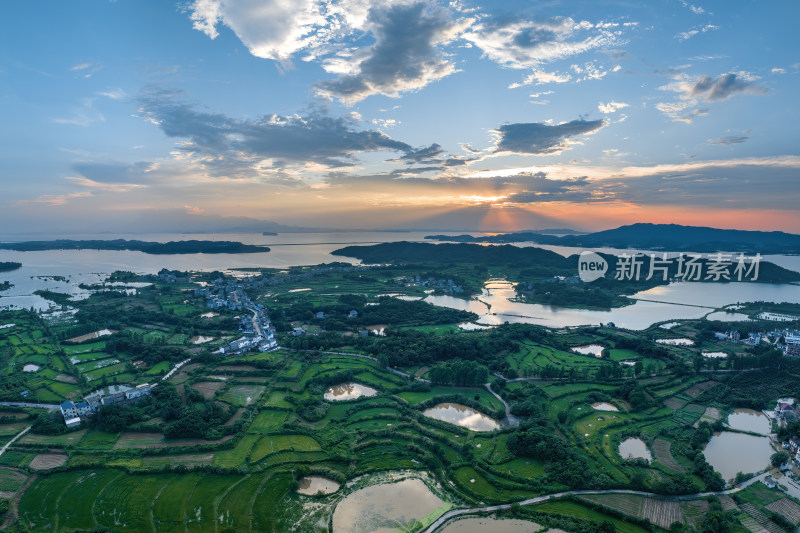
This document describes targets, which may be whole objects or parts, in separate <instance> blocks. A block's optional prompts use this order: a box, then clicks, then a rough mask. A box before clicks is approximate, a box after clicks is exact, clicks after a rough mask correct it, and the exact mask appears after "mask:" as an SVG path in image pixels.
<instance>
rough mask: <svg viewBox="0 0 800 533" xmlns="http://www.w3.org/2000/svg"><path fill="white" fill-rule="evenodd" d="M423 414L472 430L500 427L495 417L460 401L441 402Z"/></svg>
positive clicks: (488, 429) (490, 429)
mask: <svg viewBox="0 0 800 533" xmlns="http://www.w3.org/2000/svg"><path fill="white" fill-rule="evenodd" d="M422 414H423V415H425V416H427V417H430V418H434V419H436V420H442V421H444V422H450V423H451V424H455V425H457V426H461V427H465V428H467V429H469V430H472V431H492V430H495V429H497V428H499V427H500V424H499V423H498V422H497V421H496V420H495V419H493V418H490V417H488V416H486V415H485V414H483V413H479V412H478V411H476V410H474V409H471V408H469V407H467V406H466V405H461V404H459V403H440V404H439V405H436V406H434V407H431V408H430V409H425V410H424V411H423V412H422Z"/></svg>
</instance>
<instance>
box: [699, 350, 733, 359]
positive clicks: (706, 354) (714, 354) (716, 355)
mask: <svg viewBox="0 0 800 533" xmlns="http://www.w3.org/2000/svg"><path fill="white" fill-rule="evenodd" d="M703 357H710V358H711V359H718V358H722V357H728V354H726V353H725V352H703Z"/></svg>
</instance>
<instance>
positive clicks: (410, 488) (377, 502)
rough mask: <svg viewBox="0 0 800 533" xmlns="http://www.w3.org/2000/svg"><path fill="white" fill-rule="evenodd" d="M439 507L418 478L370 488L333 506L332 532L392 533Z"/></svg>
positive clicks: (436, 497) (352, 494) (360, 490)
mask: <svg viewBox="0 0 800 533" xmlns="http://www.w3.org/2000/svg"><path fill="white" fill-rule="evenodd" d="M443 505H444V502H443V501H442V500H441V499H439V497H438V496H436V495H435V494H434V493H433V492H431V490H430V489H429V488H428V486H427V485H426V484H425V483H423V482H422V481H421V480H419V479H404V480H403V481H398V482H397V483H384V484H380V485H372V486H370V487H365V488H363V489H359V490H357V491H355V492H353V493H351V494H349V495H348V496H347V497H346V498H345V499H343V500H342V501H341V502H340V503H339V504H338V505H337V506H336V509H335V510H334V512H333V532H334V533H372V532H386V533H388V532H390V531H391V532H394V531H397V529H398V528H402V527H403V526H404V525H405V524H408V523H409V522H411V521H412V520H418V519H420V518H423V517H425V516H427V515H428V514H430V513H432V512H433V511H435V510H436V509H439V508H440V507H442V506H443Z"/></svg>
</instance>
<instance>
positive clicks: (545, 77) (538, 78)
mask: <svg viewBox="0 0 800 533" xmlns="http://www.w3.org/2000/svg"><path fill="white" fill-rule="evenodd" d="M571 79H572V76H570V75H569V74H559V73H558V72H545V71H544V70H537V69H534V71H533V72H532V73H531V74H529V75H528V76H526V77H525V79H524V80H522V81H521V82H520V83H512V84H511V85H509V86H508V88H509V89H516V88H517V87H523V86H525V85H530V84H532V83H534V82H535V83H536V85H543V84H545V83H566V82H568V81H570V80H571Z"/></svg>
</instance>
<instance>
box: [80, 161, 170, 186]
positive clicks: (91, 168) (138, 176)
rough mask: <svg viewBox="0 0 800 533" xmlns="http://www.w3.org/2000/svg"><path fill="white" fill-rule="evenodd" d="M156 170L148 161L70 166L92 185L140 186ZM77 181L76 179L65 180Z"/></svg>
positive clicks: (92, 162)
mask: <svg viewBox="0 0 800 533" xmlns="http://www.w3.org/2000/svg"><path fill="white" fill-rule="evenodd" d="M157 168H158V165H157V164H155V163H152V162H149V161H141V162H138V163H120V162H115V161H112V162H108V161H81V162H78V163H75V164H73V165H72V169H73V170H74V171H75V172H77V173H79V174H80V175H81V176H83V178H85V179H86V180H88V181H91V182H92V183H98V184H99V183H103V184H115V185H119V184H137V183H138V184H141V183H142V182H145V181H148V180H149V178H148V174H149V173H151V172H153V171H154V170H156V169H157ZM67 179H73V180H75V179H78V178H67Z"/></svg>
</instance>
